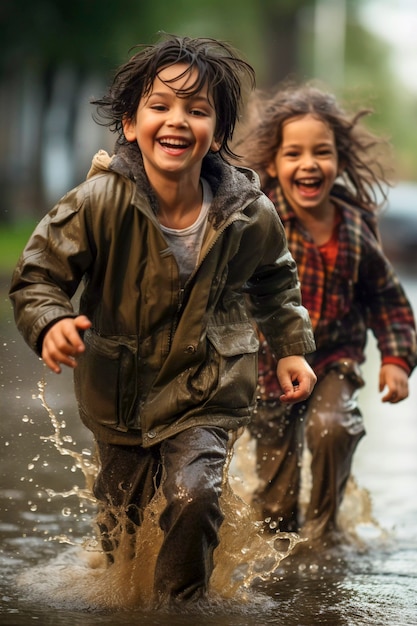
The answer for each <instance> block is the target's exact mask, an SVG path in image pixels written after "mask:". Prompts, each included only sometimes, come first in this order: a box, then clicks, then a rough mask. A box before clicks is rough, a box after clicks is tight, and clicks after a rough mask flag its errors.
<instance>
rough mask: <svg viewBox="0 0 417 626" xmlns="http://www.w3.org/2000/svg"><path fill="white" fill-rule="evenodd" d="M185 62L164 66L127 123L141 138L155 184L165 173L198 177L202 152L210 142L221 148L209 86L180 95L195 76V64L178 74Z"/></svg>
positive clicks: (129, 134)
mask: <svg viewBox="0 0 417 626" xmlns="http://www.w3.org/2000/svg"><path fill="white" fill-rule="evenodd" d="M187 67H188V66H187V65H186V64H184V63H177V64H175V65H171V66H169V67H166V68H164V69H162V70H161V71H160V72H159V74H158V76H157V77H156V78H155V80H154V82H153V85H152V88H151V90H150V92H149V94H147V95H146V96H145V97H143V98H142V99H141V100H140V102H139V106H138V109H137V112H136V118H135V119H132V120H125V121H124V123H123V130H124V134H125V137H126V139H127V140H128V141H137V143H138V146H139V148H140V150H141V152H142V156H143V161H144V166H145V171H146V173H147V175H148V178H149V180H150V182H151V184H152V182H153V181H156V180H158V179H159V178H160V177H161V176H162V177H169V178H170V179H173V178H174V179H181V178H183V177H185V176H190V175H191V176H196V177H197V178H199V177H200V171H201V162H202V159H203V157H204V156H205V155H206V154H207V152H208V151H209V150H210V148H211V149H212V150H218V149H219V144H218V143H217V142H216V141H215V139H214V133H215V129H216V112H215V110H214V108H213V104H212V101H211V99H210V97H209V93H208V86H207V85H205V86H204V87H203V89H202V90H201V91H200V92H199V93H197V94H195V95H193V96H188V95H185V96H184V95H181V97H180V96H179V95H177V90H179V89H186V88H187V87H189V86H190V85H192V84H193V83H194V81H195V79H196V77H197V76H196V70H194V69H193V70H192V71H191V72H189V73H187V74H185V75H184V76H182V77H180V76H181V74H182V73H183V72H184V70H186V69H187Z"/></svg>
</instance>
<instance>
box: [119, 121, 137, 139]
mask: <svg viewBox="0 0 417 626" xmlns="http://www.w3.org/2000/svg"><path fill="white" fill-rule="evenodd" d="M122 126H123V133H124V136H125V137H126V140H127V141H136V121H135V120H134V119H128V118H127V117H124V118H123V121H122Z"/></svg>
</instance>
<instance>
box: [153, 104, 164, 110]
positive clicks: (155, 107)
mask: <svg viewBox="0 0 417 626" xmlns="http://www.w3.org/2000/svg"><path fill="white" fill-rule="evenodd" d="M151 109H153V110H154V111H166V109H167V107H166V106H165V105H164V104H153V105H152V106H151Z"/></svg>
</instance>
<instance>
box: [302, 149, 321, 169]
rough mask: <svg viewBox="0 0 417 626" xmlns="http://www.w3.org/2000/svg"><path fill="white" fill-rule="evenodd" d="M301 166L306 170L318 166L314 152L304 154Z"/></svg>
mask: <svg viewBox="0 0 417 626" xmlns="http://www.w3.org/2000/svg"><path fill="white" fill-rule="evenodd" d="M301 166H302V167H303V168H304V169H306V170H314V169H315V168H316V167H317V162H316V159H315V157H314V154H312V153H311V152H306V153H304V154H303V159H302V163H301Z"/></svg>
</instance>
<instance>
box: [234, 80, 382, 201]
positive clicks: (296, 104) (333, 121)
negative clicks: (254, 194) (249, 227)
mask: <svg viewBox="0 0 417 626" xmlns="http://www.w3.org/2000/svg"><path fill="white" fill-rule="evenodd" d="M249 110H250V112H251V115H250V117H249V120H250V121H249V122H248V123H247V125H246V127H245V128H244V130H243V131H242V132H241V136H240V139H239V141H238V142H237V143H236V145H235V146H234V149H235V150H236V151H237V150H238V151H239V155H240V157H241V158H243V161H244V164H245V166H247V167H250V168H252V169H254V170H255V171H256V172H257V173H258V175H259V177H260V179H261V185H262V188H263V190H264V191H265V192H266V193H267V192H268V191H269V190H270V189H271V188H273V187H274V186H276V184H277V180H276V179H274V178H271V176H270V175H269V174H268V173H267V171H266V170H267V168H268V166H269V165H270V164H271V163H272V161H273V160H274V158H275V155H276V153H277V150H278V148H279V146H280V144H281V141H282V129H283V125H284V123H285V122H286V121H287V120H289V119H290V118H293V117H298V116H303V115H308V114H310V115H314V116H315V117H317V118H319V119H321V120H323V121H324V122H325V123H326V124H328V125H329V127H330V128H331V129H332V130H333V133H334V137H335V142H336V149H337V154H338V159H339V163H340V164H341V165H342V166H343V172H342V174H341V176H340V179H341V183H342V184H343V185H344V187H345V188H346V192H347V194H348V195H349V196H350V197H351V198H352V200H354V201H355V202H356V203H358V204H359V205H360V206H362V207H363V208H364V209H367V210H370V211H375V210H376V209H377V208H378V206H380V205H382V204H383V203H384V202H385V201H386V198H387V187H389V186H390V184H391V183H390V182H389V181H388V168H387V166H386V164H385V163H384V159H383V153H384V150H383V148H384V149H385V150H386V149H387V148H388V147H389V144H388V142H387V140H386V139H383V138H380V137H377V136H376V135H374V134H373V133H372V132H370V131H368V130H367V129H366V128H365V127H364V126H363V125H362V124H361V121H362V118H364V117H365V116H367V115H369V114H371V113H372V112H373V111H372V110H371V109H365V108H362V109H360V110H358V111H356V112H355V113H353V114H349V113H348V112H346V111H345V110H344V109H343V108H342V107H341V106H340V105H339V104H338V102H337V100H336V98H335V96H334V95H332V94H330V93H328V92H326V91H325V90H323V89H321V88H319V87H317V86H315V85H314V84H313V83H311V82H308V83H305V84H304V85H296V84H293V83H286V84H285V85H282V86H281V87H280V88H278V90H276V91H275V92H274V93H273V94H272V95H270V94H269V93H268V92H266V91H264V92H262V91H257V92H255V93H254V94H253V99H252V100H251V101H250V106H249Z"/></svg>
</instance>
